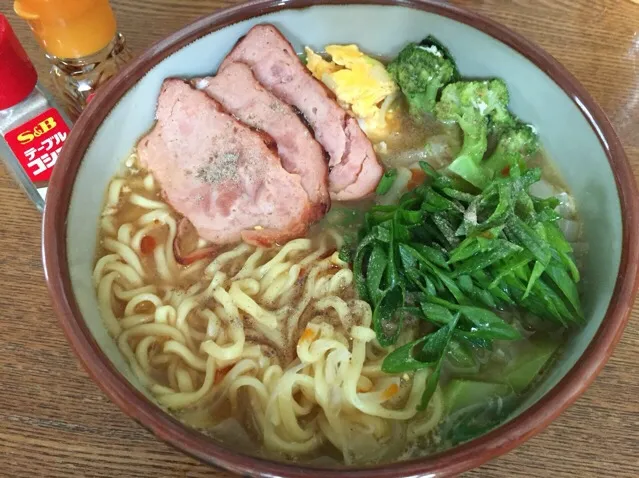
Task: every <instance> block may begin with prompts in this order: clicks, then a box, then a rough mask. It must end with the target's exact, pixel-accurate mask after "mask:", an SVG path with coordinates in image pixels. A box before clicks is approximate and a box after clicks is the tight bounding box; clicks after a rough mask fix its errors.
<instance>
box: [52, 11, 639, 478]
mask: <svg viewBox="0 0 639 478" xmlns="http://www.w3.org/2000/svg"><path fill="white" fill-rule="evenodd" d="M339 4H365V5H396V6H403V7H408V8H414V9H419V10H424V11H428V12H431V13H435V14H437V15H441V16H444V17H448V18H451V19H453V20H456V21H458V22H461V23H464V24H466V25H469V26H471V27H473V28H475V29H478V30H480V31H482V32H484V33H486V34H488V35H489V36H491V37H493V38H495V39H496V40H498V41H500V42H501V43H504V44H506V45H507V46H509V47H511V48H513V49H514V50H516V51H517V52H519V53H520V54H522V55H523V56H524V57H526V58H527V59H528V60H530V61H531V62H532V63H533V64H534V65H536V66H537V67H538V68H539V69H541V70H542V71H544V72H545V73H546V74H547V75H548V76H549V77H550V78H551V79H552V80H553V81H554V82H555V83H556V84H558V85H559V86H560V87H561V88H562V89H563V91H564V92H565V93H566V94H567V95H568V96H569V97H570V98H571V99H572V100H573V102H574V103H575V104H576V105H577V107H578V108H579V109H580V110H581V112H582V114H583V115H584V117H585V119H586V120H587V121H588V123H589V124H590V125H591V127H592V129H593V131H594V133H595V134H596V135H597V137H598V139H599V140H600V142H601V144H602V147H603V149H604V151H605V153H606V155H607V157H608V161H609V163H610V166H611V168H612V171H613V174H614V177H615V181H616V184H617V190H618V194H619V200H620V205H621V212H622V227H623V233H622V254H621V262H620V266H619V273H618V276H617V281H616V284H615V289H614V293H613V296H612V299H611V301H610V304H609V306H608V309H607V312H606V315H605V317H604V321H603V322H602V325H601V326H600V327H599V329H598V331H597V333H596V335H595V336H594V338H593V339H592V341H591V343H590V344H589V346H588V348H587V349H586V351H585V352H584V354H583V355H582V357H581V359H580V360H579V362H578V363H577V364H576V365H575V366H574V367H573V368H572V369H571V370H570V371H569V372H568V374H567V375H566V376H565V377H564V378H563V379H562V380H561V381H560V382H559V383H558V384H557V385H556V386H555V387H554V388H552V389H551V390H550V391H549V392H548V393H546V395H545V396H544V397H542V399H541V400H539V401H538V402H537V403H535V404H534V405H533V406H532V407H530V408H529V409H528V410H526V411H525V412H524V413H522V414H521V415H519V416H518V417H516V418H514V419H513V420H511V421H510V422H508V423H506V424H504V425H502V426H500V427H498V428H497V429H495V430H493V431H491V432H490V433H488V434H486V435H484V436H481V437H479V438H476V439H474V440H472V441H470V442H467V443H465V444H463V445H460V446H458V447H456V448H453V449H451V450H447V451H444V452H442V453H439V454H437V455H433V456H430V457H426V458H421V459H414V460H410V461H405V462H399V463H394V464H389V465H381V466H376V467H361V468H335V469H326V468H317V467H312V466H306V465H305V466H304V467H301V466H300V465H296V464H288V463H281V462H275V461H271V460H267V459H262V458H256V457H253V456H249V455H244V454H242V453H240V452H235V451H231V450H227V449H225V448H223V447H222V446H221V445H218V444H216V443H215V442H214V441H213V440H211V439H209V438H207V437H206V436H204V435H202V434H200V433H198V432H196V431H194V430H192V429H189V428H187V427H186V426H184V425H182V424H181V423H180V422H179V421H177V420H176V419H174V418H173V417H171V416H170V415H168V414H166V413H164V412H159V411H158V408H157V406H156V405H154V404H153V403H152V402H151V401H149V400H148V399H147V398H146V397H145V396H144V395H143V394H142V393H140V392H139V391H137V390H136V389H135V388H134V387H133V386H132V385H131V384H130V383H129V382H128V381H127V380H126V379H125V378H124V377H123V376H122V375H121V374H120V373H119V372H118V371H117V370H116V369H115V367H114V366H113V365H112V364H111V362H110V361H109V359H108V358H107V357H106V355H105V354H104V353H103V352H102V351H101V350H100V348H99V346H98V344H97V343H96V342H95V340H94V339H93V336H92V335H91V333H90V331H89V329H88V328H87V326H86V323H85V322H84V320H83V318H82V314H81V313H80V310H79V307H78V304H77V302H76V300H75V296H74V293H73V290H72V287H71V281H70V276H69V267H68V263H67V251H66V224H67V213H68V209H69V204H70V198H71V192H72V188H73V185H74V181H75V178H76V175H77V172H78V169H79V167H80V164H81V160H82V158H83V155H84V153H85V151H86V149H87V147H88V146H89V145H90V143H91V141H92V140H93V136H94V134H95V132H96V130H97V128H98V127H99V125H100V124H101V123H102V121H103V120H104V118H105V117H106V116H107V114H108V113H109V112H110V111H111V109H112V108H113V107H114V106H115V105H116V104H117V102H118V101H119V100H120V98H121V96H122V95H123V94H124V93H125V92H126V91H128V90H129V89H130V88H131V87H132V86H133V85H134V84H135V82H137V81H138V80H139V79H140V78H142V77H143V76H144V74H146V72H147V71H148V70H149V69H150V68H152V67H153V66H155V65H156V64H157V63H159V62H160V61H161V60H163V59H164V58H166V57H167V56H169V55H170V54H172V53H174V52H175V51H177V50H179V49H181V48H182V47H184V46H186V45H187V44H189V43H190V42H192V41H194V40H196V39H198V38H200V37H202V36H203V35H205V34H207V33H210V32H212V31H215V30H218V29H220V28H223V27H226V26H228V25H231V24H233V23H236V22H238V21H241V20H245V19H248V18H252V17H256V16H261V15H263V14H266V13H271V12H274V11H278V10H285V9H293V8H306V7H310V6H314V5H339ZM638 211H639V201H638V199H637V187H636V184H635V180H634V175H633V173H632V170H631V168H630V166H629V164H628V161H627V158H626V155H625V152H624V150H623V147H622V145H621V142H620V140H619V138H618V137H617V135H616V133H615V132H614V130H613V127H612V125H611V124H610V121H609V120H608V118H607V117H606V115H605V113H604V112H603V110H602V109H601V108H600V107H599V106H598V105H597V103H596V102H595V101H594V99H593V98H592V97H591V96H590V95H589V94H588V93H587V91H586V90H585V89H584V87H583V86H581V85H580V84H579V82H578V81H577V80H576V78H575V77H573V76H572V74H570V73H569V72H568V71H567V70H566V69H565V68H564V67H563V66H562V65H561V64H560V63H559V62H558V61H557V60H555V59H554V58H553V57H552V56H550V55H549V54H548V53H546V52H545V51H543V50H542V49H541V48H539V47H538V46H536V45H534V44H533V43H531V42H529V41H528V40H526V39H525V38H524V37H522V36H520V35H519V34H516V33H514V32H512V31H511V30H510V29H508V28H506V27H505V26H502V25H501V24H499V23H497V22H495V21H492V20H490V19H487V18H484V17H482V16H481V15H478V14H476V13H474V12H470V11H467V10H464V9H461V8H459V7H456V6H452V5H449V4H445V3H440V2H438V1H436V0H421V1H420V0H350V1H347V2H341V1H339V0H325V1H321V2H317V1H312V0H257V1H252V2H248V3H245V4H242V5H239V6H236V7H232V8H227V9H222V10H219V11H216V12H214V13H213V14H211V15H209V16H206V17H203V18H201V19H199V20H197V21H195V22H194V23H192V24H190V25H188V26H186V27H184V28H182V29H180V30H179V31H177V32H175V33H173V34H172V35H170V36H168V37H167V38H165V39H163V40H160V41H159V42H157V43H155V44H154V45H153V46H151V47H150V48H149V49H148V50H146V51H145V52H144V53H142V54H141V55H140V56H138V57H136V58H135V59H134V60H133V61H132V62H131V63H129V64H128V65H127V66H126V67H125V68H124V69H123V71H122V72H121V73H120V74H119V75H118V76H117V77H116V78H114V79H112V80H111V81H109V82H108V84H106V85H105V86H104V87H103V91H102V92H101V93H100V94H98V95H97V96H96V97H95V99H94V100H93V101H92V102H91V104H90V105H89V106H88V108H87V110H86V111H85V112H84V114H82V115H81V116H80V118H79V120H78V121H77V123H76V124H75V127H74V128H73V129H72V131H71V134H70V135H69V137H68V139H67V142H66V145H65V147H64V148H63V151H62V154H61V156H60V158H59V159H58V163H57V166H56V168H55V172H54V174H53V178H52V181H51V185H50V188H49V193H48V196H47V201H46V207H45V213H44V220H43V224H44V225H43V233H42V234H43V237H42V244H43V246H42V253H43V263H44V269H45V277H46V281H47V284H48V287H49V292H50V295H51V297H52V302H53V306H54V309H55V312H56V314H57V316H58V318H59V322H60V324H61V326H62V328H63V330H64V333H65V334H66V336H67V339H68V341H69V342H70V344H71V347H72V348H73V350H74V352H75V354H76V355H77V356H78V357H79V359H80V361H81V362H82V363H83V365H84V367H85V368H86V369H87V371H88V372H89V374H90V375H91V377H92V378H93V379H94V380H95V381H96V382H97V383H98V385H99V386H100V387H101V388H102V390H103V391H104V392H105V393H106V394H107V395H108V396H109V398H110V399H111V400H112V401H113V402H115V403H116V404H117V405H118V406H119V407H120V408H121V409H122V410H123V411H124V412H125V413H126V414H127V415H129V416H130V417H132V418H133V419H134V420H136V421H138V422H139V423H141V424H142V425H143V426H145V427H146V428H148V429H149V430H150V431H152V432H153V433H154V434H155V435H156V436H157V437H159V438H160V439H161V440H163V441H165V442H168V443H169V444H171V445H173V446H174V447H176V448H178V449H180V450H182V451H183V452H185V453H187V454H189V455H191V456H193V457H196V458H198V459H200V460H202V461H204V462H206V463H209V464H211V465H216V466H220V467H222V468H225V469H227V470H230V471H233V472H236V473H241V474H244V475H245V476H269V477H270V476H288V477H300V478H301V477H318V478H319V477H321V478H333V477H338V476H341V474H342V473H345V472H346V473H348V474H349V476H352V477H354V478H356V477H360V478H371V477H378V478H390V477H398V476H425V475H424V474H428V476H451V475H455V474H458V473H461V472H463V471H466V470H469V469H471V468H474V467H477V466H479V465H481V464H482V463H484V462H486V461H488V460H490V459H492V458H494V457H496V456H499V455H501V454H503V453H506V452H508V451H510V450H511V449H513V448H514V447H516V446H517V445H519V444H520V443H522V442H523V441H525V440H527V439H528V438H530V437H531V436H533V435H535V434H537V433H539V432H540V431H541V430H543V429H544V428H545V427H546V426H547V425H548V424H549V423H550V422H551V421H552V420H553V419H555V418H556V417H557V416H558V415H559V414H560V413H561V412H562V411H563V410H565V409H566V408H567V407H568V406H569V405H571V404H572V403H573V402H574V401H575V400H576V399H577V398H578V397H579V395H581V394H582V393H583V392H584V391H585V389H586V388H587V387H588V386H589V385H590V383H592V381H593V380H594V379H595V377H596V376H597V374H598V373H599V372H600V370H601V369H602V368H603V366H604V364H605V362H606V361H607V359H608V358H609V357H610V355H611V354H612V351H613V348H614V346H615V344H616V343H617V342H618V340H619V339H620V337H621V334H622V332H623V329H624V327H625V325H626V322H627V320H628V316H629V313H630V310H631V307H632V304H633V299H634V295H635V293H636V290H637V285H638V283H637V270H638V264H639V241H632V238H631V231H633V230H636V229H637V226H638V225H639V218H638Z"/></svg>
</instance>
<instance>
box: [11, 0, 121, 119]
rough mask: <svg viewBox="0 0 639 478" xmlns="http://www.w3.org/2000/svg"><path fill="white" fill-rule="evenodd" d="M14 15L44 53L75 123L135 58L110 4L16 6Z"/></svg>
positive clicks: (52, 1)
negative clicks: (112, 78) (118, 28)
mask: <svg viewBox="0 0 639 478" xmlns="http://www.w3.org/2000/svg"><path fill="white" fill-rule="evenodd" d="M14 10H15V12H16V13H17V14H18V15H19V16H20V17H22V18H23V19H25V20H26V21H27V22H28V23H29V26H30V27H31V30H32V31H33V33H34V35H35V36H36V38H37V40H38V41H39V43H40V45H41V46H42V48H43V49H44V50H45V52H46V57H47V59H48V60H49V62H50V63H51V77H52V79H53V84H54V86H55V90H56V93H57V94H58V97H59V98H61V99H62V102H63V106H64V107H65V109H66V111H67V113H68V114H69V116H70V117H71V118H72V119H73V120H75V119H77V117H78V116H79V114H80V112H81V111H82V110H83V109H84V107H85V106H86V105H87V103H88V102H89V101H91V98H92V97H93V95H94V94H95V91H96V89H98V88H99V87H100V86H101V85H102V84H104V83H105V82H106V81H107V80H108V79H109V78H111V77H112V76H113V75H115V74H116V73H117V71H118V70H119V69H120V68H121V67H122V65H123V64H124V63H126V62H127V61H128V60H129V59H130V58H131V53H130V51H129V49H128V48H127V46H126V44H125V40H124V37H123V36H122V35H121V34H120V33H118V32H117V30H116V22H115V16H114V15H113V10H112V9H111V5H110V4H109V2H108V0H16V1H15V2H14Z"/></svg>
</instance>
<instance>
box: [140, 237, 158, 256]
mask: <svg viewBox="0 0 639 478" xmlns="http://www.w3.org/2000/svg"><path fill="white" fill-rule="evenodd" d="M155 245H156V244H155V239H154V238H153V236H144V237H143V238H142V240H141V241H140V252H141V253H142V254H143V255H146V254H148V253H150V252H153V249H155Z"/></svg>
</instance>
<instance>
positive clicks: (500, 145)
mask: <svg viewBox="0 0 639 478" xmlns="http://www.w3.org/2000/svg"><path fill="white" fill-rule="evenodd" d="M537 151H539V138H538V136H537V133H535V131H534V129H533V128H532V127H530V126H529V125H527V124H524V123H521V122H516V123H515V125H514V126H512V127H511V128H509V129H507V130H506V131H504V133H503V134H502V135H501V136H500V137H499V140H498V142H497V146H496V147H495V151H493V153H492V154H491V155H490V157H489V158H488V159H486V161H484V162H483V164H482V166H483V168H484V169H485V170H486V171H488V174H490V176H491V177H494V176H495V175H497V174H500V173H504V174H505V173H507V172H510V169H511V168H513V167H515V166H519V167H520V169H522V170H523V169H524V166H525V165H524V162H525V160H526V159H527V158H529V157H530V156H532V155H533V154H535V153H536V152H537Z"/></svg>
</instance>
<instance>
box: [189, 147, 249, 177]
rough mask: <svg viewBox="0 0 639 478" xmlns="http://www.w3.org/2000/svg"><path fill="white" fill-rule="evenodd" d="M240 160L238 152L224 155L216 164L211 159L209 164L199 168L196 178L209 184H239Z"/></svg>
mask: <svg viewBox="0 0 639 478" xmlns="http://www.w3.org/2000/svg"><path fill="white" fill-rule="evenodd" d="M216 156H217V155H216ZM239 159H240V155H239V154H238V153H237V152H228V153H224V154H223V155H222V157H221V158H219V157H218V158H217V161H216V162H213V158H209V163H208V164H206V165H204V166H201V167H200V168H198V170H197V173H196V175H195V177H196V178H197V179H199V180H200V181H202V182H204V183H207V184H219V183H221V182H224V181H233V182H237V181H238V172H237V168H238V161H239Z"/></svg>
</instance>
